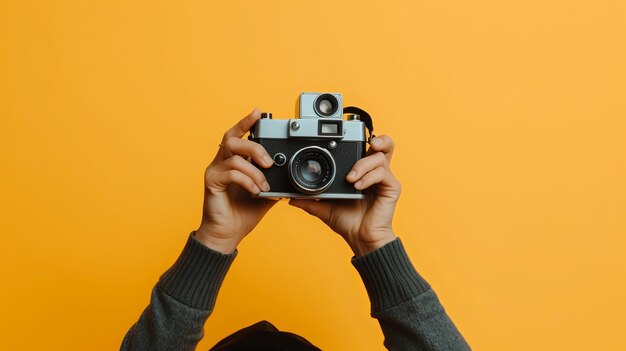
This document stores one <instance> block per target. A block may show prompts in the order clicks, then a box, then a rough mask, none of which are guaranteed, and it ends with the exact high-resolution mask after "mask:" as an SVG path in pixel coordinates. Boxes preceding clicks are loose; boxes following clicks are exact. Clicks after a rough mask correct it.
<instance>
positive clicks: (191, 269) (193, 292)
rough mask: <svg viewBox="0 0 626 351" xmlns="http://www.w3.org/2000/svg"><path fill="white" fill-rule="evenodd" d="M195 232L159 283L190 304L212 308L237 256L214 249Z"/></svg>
mask: <svg viewBox="0 0 626 351" xmlns="http://www.w3.org/2000/svg"><path fill="white" fill-rule="evenodd" d="M194 234H195V232H192V233H191V235H189V239H187V244H186V245H185V248H184V249H183V252H182V253H181V254H180V256H179V257H178V259H177V260H176V263H174V265H173V266H172V267H171V268H170V269H169V270H167V272H165V274H163V275H162V276H161V279H160V280H159V283H158V286H159V287H160V288H161V289H163V290H164V291H165V292H166V293H167V294H168V295H170V296H171V297H173V298H175V299H176V300H178V301H179V302H182V303H184V304H186V305H188V306H190V307H193V308H198V309H203V310H212V309H213V306H214V305H215V299H216V298H217V293H218V291H219V289H220V286H221V285H222V281H223V280H224V277H225V276H226V273H227V272H228V268H230V265H231V263H232V262H233V260H234V259H235V257H236V256H237V251H235V252H233V253H232V254H230V255H225V254H222V253H220V252H217V251H215V250H212V249H210V248H208V247H206V246H205V245H203V244H202V243H200V242H199V241H198V240H196V238H195V237H194Z"/></svg>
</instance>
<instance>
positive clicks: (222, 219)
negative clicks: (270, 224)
mask: <svg viewBox="0 0 626 351" xmlns="http://www.w3.org/2000/svg"><path fill="white" fill-rule="evenodd" d="M260 117H261V112H260V111H259V110H258V109H255V110H254V111H252V112H251V113H250V114H249V115H248V116H246V117H244V119H242V120H241V121H239V123H237V124H236V125H235V126H234V127H232V128H231V129H230V130H228V131H227V132H226V133H225V134H224V138H223V139H222V143H221V144H220V150H219V151H218V152H217V155H216V156H215V159H214V160H213V161H212V162H211V164H210V165H209V166H208V167H207V169H206V171H205V173H204V207H203V213H202V223H201V224H200V227H199V228H198V230H197V231H196V234H195V237H196V239H198V240H199V241H200V242H202V243H203V244H205V245H206V246H208V247H209V248H211V249H214V250H216V251H219V252H222V253H226V254H229V253H232V252H234V251H235V249H236V248H237V245H238V244H239V242H240V241H241V240H242V239H243V238H244V237H245V236H246V235H247V234H248V233H250V231H252V229H254V227H255V226H256V225H257V224H258V223H259V221H260V220H261V218H263V216H264V215H265V214H266V213H267V211H269V209H270V208H271V207H272V206H273V205H274V204H275V203H276V201H273V200H267V199H261V198H253V197H251V196H250V194H258V193H259V192H260V191H261V190H262V191H268V190H269V184H268V183H267V180H266V179H265V176H264V175H263V173H262V172H261V171H260V170H259V169H258V168H256V167H255V166H254V165H252V164H251V163H250V162H249V161H248V160H249V159H252V160H254V161H255V162H256V163H257V164H259V165H261V166H262V167H265V168H269V167H271V166H272V164H273V161H272V158H271V157H270V155H269V154H268V153H267V151H265V148H263V146H261V145H260V144H258V143H255V142H253V141H249V140H243V139H241V137H243V136H244V135H245V134H246V133H247V132H248V130H250V128H252V126H254V123H255V122H256V121H257V120H258V119H259V118H260Z"/></svg>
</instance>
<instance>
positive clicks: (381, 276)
mask: <svg viewBox="0 0 626 351" xmlns="http://www.w3.org/2000/svg"><path fill="white" fill-rule="evenodd" d="M236 255H237V252H235V253H233V254H230V255H224V254H221V253H219V252H217V251H214V250H211V249H209V248H208V247H206V246H204V245H203V244H201V243H200V242H199V241H197V240H196V239H195V238H194V237H193V235H191V236H190V237H189V239H188V241H187V244H186V246H185V248H184V249H183V252H182V253H181V255H180V257H179V258H178V260H177V261H176V263H174V265H173V266H172V267H171V268H170V269H169V270H168V271H167V272H165V274H163V276H161V279H160V280H159V282H158V283H157V285H156V286H155V287H154V289H153V290H152V297H151V300H150V305H148V307H147V308H146V309H145V310H144V312H143V313H142V314H141V317H139V320H138V321H137V323H135V324H134V325H133V326H132V327H131V328H130V330H129V331H128V333H127V334H126V337H125V338H124V341H123V342H122V347H121V350H195V348H196V345H197V344H198V342H199V341H200V339H202V337H203V336H204V323H205V321H206V320H207V318H209V315H210V314H211V312H212V310H213V307H214V305H215V298H216V297H217V293H218V291H219V288H220V286H221V284H222V281H223V279H224V276H225V275H226V273H227V272H228V269H229V267H230V265H231V263H232V262H233V260H234V259H235V256H236ZM352 264H353V265H354V267H355V268H356V269H357V271H358V272H359V274H360V275H361V278H362V279H363V283H364V284H365V288H366V289H367V293H368V295H369V298H370V301H371V305H372V311H371V312H372V317H374V318H376V319H378V322H379V323H380V326H381V328H382V331H383V334H384V335H385V342H384V345H385V346H386V347H387V349H389V350H447V351H451V350H452V351H453V350H469V349H470V347H469V345H468V344H467V343H466V342H465V340H464V339H463V336H461V334H460V333H459V331H458V330H457V328H456V327H455V326H454V324H453V323H452V321H451V320H450V318H449V317H448V315H447V314H446V312H445V311H444V309H443V306H442V305H441V303H440V302H439V299H438V298H437V295H435V292H434V291H433V290H432V289H431V287H430V286H429V285H428V283H427V282H426V281H425V280H424V279H423V278H422V277H421V276H420V275H419V274H418V273H417V271H415V268H413V265H412V264H411V261H410V260H409V258H408V256H407V254H406V251H405V250H404V247H403V245H402V242H401V241H400V239H399V238H398V239H396V240H394V241H392V242H390V243H388V244H387V245H385V246H383V247H381V248H379V249H378V250H376V251H373V252H371V253H369V254H367V255H365V256H362V257H358V258H353V259H352Z"/></svg>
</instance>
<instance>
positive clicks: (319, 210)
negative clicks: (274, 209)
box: [289, 199, 333, 223]
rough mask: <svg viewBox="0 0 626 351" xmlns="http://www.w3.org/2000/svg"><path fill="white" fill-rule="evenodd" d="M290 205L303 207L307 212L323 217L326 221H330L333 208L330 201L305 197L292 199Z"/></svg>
mask: <svg viewBox="0 0 626 351" xmlns="http://www.w3.org/2000/svg"><path fill="white" fill-rule="evenodd" d="M289 205H291V206H293V207H297V208H301V209H303V210H304V211H306V213H308V214H310V215H313V216H315V217H317V218H319V219H321V220H322V221H323V222H325V223H328V220H329V219H330V213H331V210H332V208H333V205H332V204H331V203H330V202H324V201H316V200H305V199H291V200H290V201H289Z"/></svg>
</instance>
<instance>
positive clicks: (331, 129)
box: [317, 120, 343, 136]
mask: <svg viewBox="0 0 626 351" xmlns="http://www.w3.org/2000/svg"><path fill="white" fill-rule="evenodd" d="M341 122H342V121H323V120H320V121H319V124H318V130H317V133H318V134H319V135H327V136H341V135H342V132H343V128H342V124H341Z"/></svg>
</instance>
